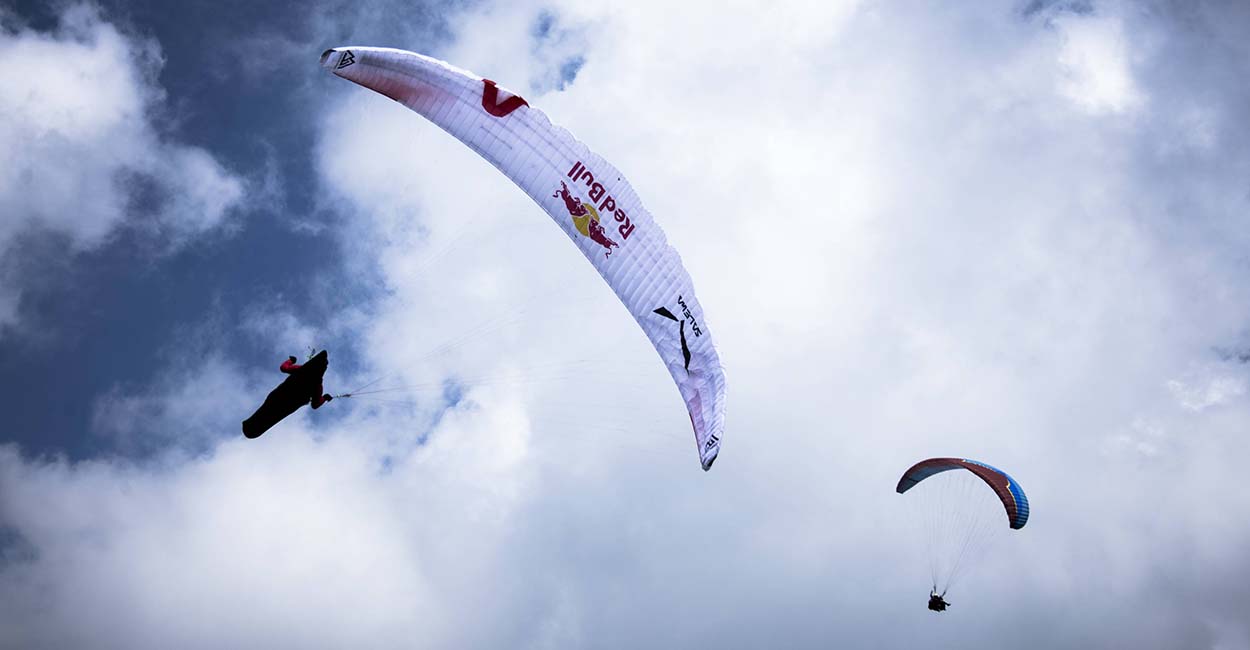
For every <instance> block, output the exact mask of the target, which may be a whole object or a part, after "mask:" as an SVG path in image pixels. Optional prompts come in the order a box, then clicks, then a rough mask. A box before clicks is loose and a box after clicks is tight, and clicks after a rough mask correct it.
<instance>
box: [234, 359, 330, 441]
mask: <svg viewBox="0 0 1250 650" xmlns="http://www.w3.org/2000/svg"><path fill="white" fill-rule="evenodd" d="M329 363H330V362H329V357H328V356H327V354H326V351H325V350H322V351H321V352H318V353H317V354H315V355H313V357H312V358H311V359H309V360H308V362H307V363H305V364H303V365H300V364H298V363H296V358H295V357H288V358H287V360H286V361H284V362H283V363H282V366H281V367H280V368H279V370H281V371H282V372H284V373H286V374H287V375H290V376H289V377H287V378H286V380H285V381H283V382H282V384H280V385H279V386H278V387H277V388H275V389H273V390H272V391H270V392H269V396H268V397H266V398H265V403H264V404H261V406H260V408H258V409H256V412H255V413H253V414H252V417H250V418H248V419H246V420H244V421H243V435H245V436H247V437H249V438H259V437H260V435H261V434H263V433H264V432H266V431H268V430H269V429H270V427H272V426H273V425H275V424H277V423H278V422H281V421H282V419H283V418H285V417H287V416H288V415H290V414H292V413H294V412H296V411H298V410H299V409H300V407H302V406H304V405H311V406H312V407H313V408H314V409H316V408H320V407H321V405H322V404H325V403H326V402H329V401H330V400H332V399H334V398H333V397H332V396H331V395H330V394H329V393H325V392H322V387H321V378H322V377H323V376H324V375H325V374H326V367H327V366H328V365H329Z"/></svg>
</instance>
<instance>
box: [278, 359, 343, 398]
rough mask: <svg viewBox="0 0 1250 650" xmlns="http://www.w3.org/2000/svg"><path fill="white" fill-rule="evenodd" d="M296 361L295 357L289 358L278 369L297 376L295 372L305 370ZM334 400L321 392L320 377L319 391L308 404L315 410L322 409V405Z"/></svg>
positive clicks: (316, 391)
mask: <svg viewBox="0 0 1250 650" xmlns="http://www.w3.org/2000/svg"><path fill="white" fill-rule="evenodd" d="M296 360H297V359H296V358H295V357H294V356H289V357H287V358H286V361H283V362H282V365H281V366H280V367H279V368H278V370H281V371H282V372H285V373H286V374H288V375H293V374H295V371H297V370H299V369H300V368H303V366H301V365H299V364H298V363H295V362H296ZM322 372H324V371H322ZM332 399H334V397H332V396H331V395H330V394H329V393H322V392H321V378H320V377H318V378H317V390H315V391H313V393H312V395H311V396H309V398H308V403H309V404H311V405H312V407H313V408H314V409H317V408H320V407H321V405H322V404H325V403H326V402H329V401H330V400H332Z"/></svg>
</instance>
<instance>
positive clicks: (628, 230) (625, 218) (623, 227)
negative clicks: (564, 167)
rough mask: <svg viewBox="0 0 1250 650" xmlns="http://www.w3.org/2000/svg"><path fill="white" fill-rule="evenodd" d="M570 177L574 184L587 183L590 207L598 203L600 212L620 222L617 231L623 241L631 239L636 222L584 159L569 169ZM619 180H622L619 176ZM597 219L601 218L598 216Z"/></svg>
mask: <svg viewBox="0 0 1250 650" xmlns="http://www.w3.org/2000/svg"><path fill="white" fill-rule="evenodd" d="M568 177H569V178H570V179H572V180H573V184H574V185H576V184H577V183H584V184H585V185H586V193H587V194H588V195H589V196H590V205H589V206H588V207H590V208H591V209H592V210H593V209H594V207H595V206H596V205H597V206H598V209H599V212H602V213H603V214H604V215H605V216H611V217H612V219H613V220H614V221H616V222H617V223H618V224H620V225H618V226H617V227H616V232H618V233H620V235H621V241H624V240H626V239H629V236H630V235H632V234H634V224H633V222H631V221H630V220H629V215H628V214H626V213H625V209H624V208H621V207H619V206H617V205H616V198H615V197H613V196H612V193H611V192H609V191H608V188H607V187H606V186H604V184H603V183H599V182H596V181H595V175H594V174H593V173H592V172H591V171H590V170H589V169H588V168H587V167H586V164H585V163H583V162H582V161H580V160H579V161H577V163H576V164H575V165H573V168H572V169H570V170H569V173H568ZM617 180H618V181H619V180H621V179H620V178H617ZM595 221H596V222H598V221H599V219H598V218H597V217H596V218H595Z"/></svg>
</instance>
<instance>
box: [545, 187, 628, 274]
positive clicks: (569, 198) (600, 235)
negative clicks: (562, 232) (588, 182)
mask: <svg viewBox="0 0 1250 650" xmlns="http://www.w3.org/2000/svg"><path fill="white" fill-rule="evenodd" d="M551 196H553V197H557V196H558V197H560V198H561V199H563V200H564V208H565V209H566V210H568V211H569V217H571V218H572V219H573V227H574V228H577V232H579V233H581V234H582V236H583V237H588V238H590V240H591V241H593V242H595V243H596V244H599V245H600V246H602V247H603V248H604V249H605V250H607V252H606V253H604V254H603V256H604V257H611V256H612V249H613V248H620V244H618V243H616V242H614V241H612V240H611V239H609V238H608V235H607V232H606V231H604V229H603V224H601V223H599V211H598V210H596V209H595V206H593V205H591V204H589V203H585V202H583V201H582V200H581V198H580V197H578V196H576V195H575V194H573V193H572V192H570V191H569V186H568V185H566V184H565V183H564V181H560V189H558V190H556V193H555V194H552V195H551ZM632 229H633V228H632V226H631V230H632Z"/></svg>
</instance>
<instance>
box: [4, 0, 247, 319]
mask: <svg viewBox="0 0 1250 650" xmlns="http://www.w3.org/2000/svg"><path fill="white" fill-rule="evenodd" d="M0 20H4V21H5V22H4V24H3V25H0V46H2V47H3V49H4V51H5V52H6V53H7V54H8V56H9V57H10V63H9V65H6V66H5V67H4V69H3V70H0V85H3V87H4V88H5V91H4V92H3V93H2V94H0V112H3V114H4V116H5V119H4V121H3V123H0V213H3V214H4V215H5V218H4V219H3V220H0V253H3V254H4V255H5V257H7V258H10V261H9V263H8V264H5V267H7V268H5V269H0V273H3V275H0V279H2V280H3V284H0V296H2V297H0V304H4V305H6V306H7V308H6V309H3V310H0V318H2V319H3V320H0V322H7V323H10V324H12V323H14V322H15V321H16V319H17V312H18V306H17V303H18V299H19V298H20V295H21V286H20V284H18V283H19V282H20V278H18V277H17V274H16V272H15V270H14V263H13V262H12V259H11V258H15V257H18V256H20V255H21V250H20V246H19V245H18V242H19V239H18V238H19V237H21V236H23V235H27V234H30V233H32V232H33V233H44V232H50V233H54V234H55V235H57V236H59V237H62V238H63V239H64V246H65V251H64V252H65V254H67V255H73V254H74V253H76V252H81V251H85V250H91V249H93V248H97V247H99V246H102V245H104V244H106V243H108V242H109V241H110V238H112V237H115V236H117V235H118V233H120V232H121V231H122V230H123V229H130V230H131V231H133V232H135V233H137V234H140V235H142V236H144V237H147V238H151V239H152V240H153V241H155V242H159V243H160V246H159V247H158V248H169V247H174V248H176V247H180V246H185V245H186V244H187V243H189V242H190V241H191V240H193V239H194V238H196V237H200V236H202V235H204V234H206V233H210V232H213V231H217V230H220V229H222V228H223V227H227V226H228V225H229V224H230V223H231V222H230V219H229V217H230V214H231V213H232V210H234V209H235V208H236V207H237V206H238V205H239V204H240V202H241V199H242V197H243V195H244V192H245V190H246V184H245V182H244V181H243V180H242V179H241V178H239V177H238V176H237V175H236V174H234V173H233V172H232V171H231V170H229V169H227V168H226V167H225V166H223V165H222V163H220V162H219V161H218V160H217V159H216V158H214V157H213V155H212V154H210V153H209V152H207V151H205V150H204V149H202V148H200V147H195V146H189V145H185V144H181V143H179V142H177V141H175V140H173V139H171V138H170V137H168V136H166V135H165V134H163V132H162V129H161V127H160V124H161V122H160V115H159V114H160V111H161V107H162V104H163V102H164V100H165V95H164V92H163V91H162V90H161V88H160V86H159V85H158V82H157V74H158V72H159V71H160V68H161V65H162V63H163V59H162V55H161V51H160V47H159V45H158V44H157V43H156V41H154V40H152V39H148V38H143V37H137V36H131V35H128V34H126V33H124V32H123V31H121V30H120V29H119V28H118V27H117V26H116V25H114V24H112V23H110V22H108V21H107V20H106V19H105V18H104V17H103V16H102V15H101V13H100V12H99V10H98V9H96V8H95V7H94V6H93V5H90V4H70V5H67V6H66V8H65V9H64V10H63V11H62V12H61V14H60V15H59V19H58V25H57V27H56V28H55V29H53V30H51V31H46V32H45V31H37V30H33V29H30V28H27V27H22V26H20V25H17V24H15V22H14V21H13V19H12V18H11V17H9V16H6V15H0Z"/></svg>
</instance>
